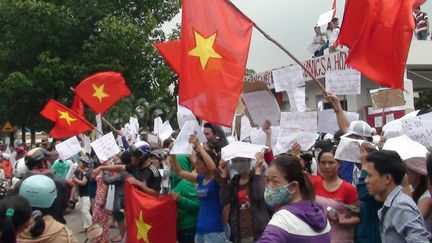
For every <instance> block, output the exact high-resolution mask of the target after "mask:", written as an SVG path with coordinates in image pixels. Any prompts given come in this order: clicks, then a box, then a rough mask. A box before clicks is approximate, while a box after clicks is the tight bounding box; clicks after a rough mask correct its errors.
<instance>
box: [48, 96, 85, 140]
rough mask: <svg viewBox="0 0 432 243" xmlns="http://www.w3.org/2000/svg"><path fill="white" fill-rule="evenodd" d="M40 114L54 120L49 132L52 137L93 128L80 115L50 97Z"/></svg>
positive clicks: (64, 135) (66, 135) (68, 135)
mask: <svg viewBox="0 0 432 243" xmlns="http://www.w3.org/2000/svg"><path fill="white" fill-rule="evenodd" d="M40 114H41V115H42V116H44V117H45V118H46V119H48V120H50V121H53V122H55V125H54V127H53V128H52V129H51V132H50V134H49V135H50V136H51V137H53V138H65V137H71V136H74V135H79V134H81V133H83V132H86V131H88V130H91V129H93V128H94V126H93V125H92V124H91V123H89V122H88V121H86V120H85V119H84V118H82V117H81V116H80V115H78V114H77V113H75V112H73V111H72V110H70V109H68V108H67V107H65V106H64V105H62V104H60V103H58V102H57V101H55V100H52V99H51V100H49V101H48V103H47V104H46V105H45V107H44V108H43V110H42V111H41V112H40Z"/></svg>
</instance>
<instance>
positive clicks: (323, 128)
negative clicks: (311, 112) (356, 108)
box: [318, 109, 360, 134]
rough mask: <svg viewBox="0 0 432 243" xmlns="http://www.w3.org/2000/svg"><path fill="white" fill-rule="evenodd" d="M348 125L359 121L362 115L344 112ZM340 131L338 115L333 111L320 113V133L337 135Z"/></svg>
mask: <svg viewBox="0 0 432 243" xmlns="http://www.w3.org/2000/svg"><path fill="white" fill-rule="evenodd" d="M344 113H345V117H346V118H347V120H348V123H351V122H353V121H358V119H359V117H360V115H359V114H358V113H356V112H347V111H344ZM338 130H339V125H338V122H337V117H336V113H335V112H334V110H333V109H328V110H323V111H320V112H318V132H322V133H330V134H335V133H336V131H338Z"/></svg>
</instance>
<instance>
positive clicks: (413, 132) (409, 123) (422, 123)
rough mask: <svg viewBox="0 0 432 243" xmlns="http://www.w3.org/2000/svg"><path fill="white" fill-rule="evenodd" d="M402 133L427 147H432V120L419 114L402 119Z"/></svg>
mask: <svg viewBox="0 0 432 243" xmlns="http://www.w3.org/2000/svg"><path fill="white" fill-rule="evenodd" d="M401 123H402V133H403V134H406V135H408V137H410V138H411V139H412V140H414V141H416V142H419V143H421V144H422V145H423V146H425V147H426V148H429V147H432V120H426V119H424V117H421V116H418V117H414V118H409V119H404V120H401Z"/></svg>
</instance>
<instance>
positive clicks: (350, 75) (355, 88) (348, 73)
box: [325, 69, 361, 95]
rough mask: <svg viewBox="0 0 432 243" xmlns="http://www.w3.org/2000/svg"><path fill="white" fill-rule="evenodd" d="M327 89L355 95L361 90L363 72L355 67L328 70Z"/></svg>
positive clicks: (340, 93) (326, 76)
mask: <svg viewBox="0 0 432 243" xmlns="http://www.w3.org/2000/svg"><path fill="white" fill-rule="evenodd" d="M325 83H326V85H325V86H326V90H327V91H330V92H332V93H334V94H336V95H355V94H360V92H361V73H360V72H359V71H357V70H354V69H348V70H333V71H327V72H326V75H325Z"/></svg>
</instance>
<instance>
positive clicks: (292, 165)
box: [272, 155, 315, 200]
mask: <svg viewBox="0 0 432 243" xmlns="http://www.w3.org/2000/svg"><path fill="white" fill-rule="evenodd" d="M272 165H274V166H276V167H277V168H278V170H279V171H281V172H282V173H283V175H284V177H285V179H286V180H287V181H289V182H291V181H297V182H298V183H299V187H300V193H301V196H302V199H303V200H314V199H315V191H314V188H313V186H312V183H311V181H310V180H309V176H308V175H307V174H306V173H305V172H304V171H303V170H302V167H301V164H300V160H299V159H298V158H296V157H294V156H292V155H281V156H279V157H277V158H276V159H275V160H273V162H272Z"/></svg>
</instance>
